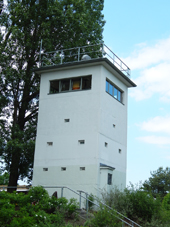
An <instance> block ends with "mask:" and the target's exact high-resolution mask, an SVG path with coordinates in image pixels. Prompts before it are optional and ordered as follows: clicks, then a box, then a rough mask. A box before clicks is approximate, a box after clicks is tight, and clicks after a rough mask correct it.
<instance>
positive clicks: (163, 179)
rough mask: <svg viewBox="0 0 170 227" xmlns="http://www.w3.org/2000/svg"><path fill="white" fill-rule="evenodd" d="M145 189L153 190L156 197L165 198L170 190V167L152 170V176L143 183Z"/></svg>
mask: <svg viewBox="0 0 170 227" xmlns="http://www.w3.org/2000/svg"><path fill="white" fill-rule="evenodd" d="M143 189H144V190H145V191H147V192H151V193H152V195H153V196H154V197H156V196H158V195H159V196H160V197H161V198H163V197H164V196H165V195H166V194H167V192H168V191H170V168H168V167H166V168H165V169H163V167H159V168H158V170H156V171H153V172H151V177H150V178H149V180H146V181H145V182H144V183H143Z"/></svg>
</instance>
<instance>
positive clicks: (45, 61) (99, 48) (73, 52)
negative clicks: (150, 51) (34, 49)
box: [39, 40, 130, 78]
mask: <svg viewBox="0 0 170 227" xmlns="http://www.w3.org/2000/svg"><path fill="white" fill-rule="evenodd" d="M42 50H43V48H42V40H41V45H40V55H39V66H41V67H45V66H51V65H59V64H65V63H71V62H79V61H81V60H82V59H81V57H82V56H83V55H88V54H89V57H91V58H92V59H97V58H103V57H104V58H107V59H108V60H109V61H111V62H112V64H114V65H115V66H116V67H117V68H118V69H119V70H120V71H121V72H123V73H124V75H125V76H127V77H129V78H130V68H129V67H128V66H127V65H126V64H125V63H124V62H123V61H122V60H121V59H120V58H119V57H118V56H117V55H116V54H115V53H114V52H113V51H112V50H111V49H110V48H109V47H108V46H106V45H105V44H104V43H99V44H92V45H86V46H82V47H73V48H69V49H61V50H55V51H51V52H45V53H43V51H42ZM65 59H67V60H65ZM69 59H70V60H69Z"/></svg>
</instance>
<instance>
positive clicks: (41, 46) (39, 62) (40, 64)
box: [39, 39, 42, 67]
mask: <svg viewBox="0 0 170 227" xmlns="http://www.w3.org/2000/svg"><path fill="white" fill-rule="evenodd" d="M41 51H42V39H41V43H40V55H39V67H41Z"/></svg>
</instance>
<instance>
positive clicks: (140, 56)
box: [124, 38, 170, 70]
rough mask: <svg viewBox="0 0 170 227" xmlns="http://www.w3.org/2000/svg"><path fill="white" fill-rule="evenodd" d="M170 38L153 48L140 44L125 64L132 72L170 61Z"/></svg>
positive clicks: (126, 59) (159, 42) (160, 41)
mask: <svg viewBox="0 0 170 227" xmlns="http://www.w3.org/2000/svg"><path fill="white" fill-rule="evenodd" d="M169 53H170V38H168V39H164V40H159V41H158V42H157V43H156V44H155V45H153V46H147V45H146V44H144V43H142V45H140V44H138V46H137V49H136V50H135V51H134V52H133V53H132V55H131V56H129V57H127V58H125V59H124V60H125V62H126V63H127V64H128V65H129V66H130V68H131V69H132V70H134V69H143V68H146V67H148V66H150V65H153V64H158V63H160V62H163V61H170V55H169Z"/></svg>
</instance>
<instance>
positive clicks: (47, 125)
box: [33, 64, 127, 197]
mask: <svg viewBox="0 0 170 227" xmlns="http://www.w3.org/2000/svg"><path fill="white" fill-rule="evenodd" d="M85 75H92V89H91V90H86V91H75V92H67V93H59V94H48V93H49V85H50V82H49V81H50V80H54V79H62V78H71V77H76V76H77V77H79V76H85ZM106 78H108V79H109V80H110V81H112V82H113V83H114V84H115V85H117V86H118V87H119V88H120V89H121V90H122V91H123V92H124V93H123V104H122V103H120V102H119V101H117V100H116V99H114V98H113V97H112V96H110V95H109V94H108V93H106V91H105V83H106ZM68 118H69V119H70V122H68V123H65V122H64V119H68ZM113 124H115V125H116V127H115V128H114V127H113ZM78 140H85V144H84V145H80V144H79V143H78ZM47 142H53V146H48V145H47ZM105 142H107V143H108V147H105V145H104V143H105ZM118 149H121V150H122V151H121V154H119V152H118ZM126 152H127V86H126V85H124V84H123V83H122V82H121V81H120V80H119V79H118V78H116V77H115V76H114V75H113V74H112V73H111V72H110V71H108V70H107V69H106V68H105V67H104V66H103V65H102V64H100V65H96V66H95V65H93V66H88V67H87V66H82V67H80V68H72V69H61V70H56V71H53V72H48V73H42V75H41V84H40V105H39V115H38V126H37V138H36V149H35V157H34V172H33V186H35V185H46V186H49V185H50V186H56V185H57V186H68V187H70V188H72V189H74V190H84V191H86V192H88V193H93V194H96V195H97V193H98V191H99V189H103V188H106V189H110V186H108V185H107V173H108V172H107V170H102V169H100V167H99V164H100V163H103V164H106V165H109V166H112V167H114V168H115V170H113V185H112V186H111V187H113V186H114V185H117V186H118V187H119V188H120V189H122V188H124V187H125V184H126ZM61 167H66V171H61ZM80 167H85V171H80ZM43 168H48V171H43ZM48 191H49V193H50V194H52V193H53V192H54V191H55V189H48ZM67 194H68V196H71V197H73V195H69V193H67Z"/></svg>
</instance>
